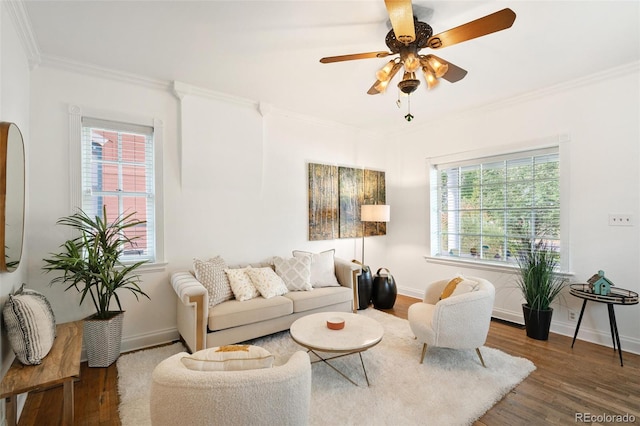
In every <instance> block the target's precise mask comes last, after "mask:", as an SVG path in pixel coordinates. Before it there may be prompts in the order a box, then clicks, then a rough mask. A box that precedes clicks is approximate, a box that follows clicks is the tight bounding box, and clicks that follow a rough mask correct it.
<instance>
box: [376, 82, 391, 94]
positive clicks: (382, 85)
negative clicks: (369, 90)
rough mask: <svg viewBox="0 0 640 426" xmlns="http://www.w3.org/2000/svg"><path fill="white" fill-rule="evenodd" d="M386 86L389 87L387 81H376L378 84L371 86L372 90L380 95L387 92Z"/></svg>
mask: <svg viewBox="0 0 640 426" xmlns="http://www.w3.org/2000/svg"><path fill="white" fill-rule="evenodd" d="M388 85H389V80H384V81H380V80H378V84H376V85H375V86H373V88H374V89H376V90H377V91H378V92H380V93H384V91H385V90H387V86H388Z"/></svg>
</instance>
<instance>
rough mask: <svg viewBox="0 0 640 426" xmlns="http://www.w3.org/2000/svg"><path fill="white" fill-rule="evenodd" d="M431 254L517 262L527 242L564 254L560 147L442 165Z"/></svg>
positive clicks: (436, 189) (438, 167)
mask: <svg viewBox="0 0 640 426" xmlns="http://www.w3.org/2000/svg"><path fill="white" fill-rule="evenodd" d="M433 195H435V198H434V197H432V199H435V200H436V202H437V220H436V221H434V222H432V223H434V225H435V226H436V227H437V229H436V230H435V232H434V233H433V234H434V236H436V239H435V241H432V254H433V255H437V256H449V257H462V258H467V259H469V260H476V261H487V262H512V261H515V259H514V258H513V255H514V254H515V252H516V250H521V249H522V247H523V244H525V243H526V242H527V241H529V242H531V241H540V240H543V241H544V242H545V243H546V244H548V245H549V246H551V247H553V248H554V249H555V250H557V251H558V253H559V252H560V246H561V241H560V163H559V150H558V148H557V147H553V148H545V149H539V150H535V151H525V152H518V153H513V154H508V155H500V156H494V157H485V158H480V159H475V160H467V161H463V162H456V163H448V164H438V165H436V166H435V179H434V181H432V196H433Z"/></svg>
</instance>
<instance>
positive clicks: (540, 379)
mask: <svg viewBox="0 0 640 426" xmlns="http://www.w3.org/2000/svg"><path fill="white" fill-rule="evenodd" d="M417 301H418V300H417V299H414V298H410V297H406V296H400V295H399V296H398V299H397V301H396V304H395V306H394V307H393V309H388V310H385V312H387V313H390V314H393V315H395V316H398V317H400V318H404V319H406V318H407V310H408V308H409V306H410V305H411V304H413V303H415V302H417ZM486 345H487V346H489V347H493V348H497V349H500V350H502V351H504V352H507V353H509V354H511V355H514V356H521V357H525V358H528V359H530V360H531V361H532V362H533V363H534V364H535V365H536V366H537V369H536V371H534V372H533V373H532V374H531V375H530V376H529V377H527V378H526V379H525V380H524V381H523V382H522V383H521V384H520V385H518V386H517V387H516V388H515V389H513V390H512V391H511V392H510V393H509V394H507V395H506V396H505V397H504V398H503V399H502V400H501V401H500V402H498V403H497V404H496V405H495V406H494V407H493V408H492V409H491V410H489V411H488V412H487V413H486V414H485V415H484V416H483V417H482V418H481V419H480V420H478V421H477V422H475V426H484V425H487V426H492V425H517V424H525V423H526V424H528V425H567V424H574V423H576V415H577V413H589V414H590V415H592V416H602V415H608V416H613V415H625V414H629V415H632V416H635V422H636V424H638V423H640V355H634V354H631V353H628V352H624V353H623V357H624V367H620V362H619V359H618V354H617V353H616V352H614V351H613V349H612V348H608V347H604V346H599V345H594V344H592V343H587V342H584V341H576V344H575V347H574V349H571V338H570V337H567V336H560V335H557V334H553V333H552V334H551V335H550V336H549V340H547V341H537V340H533V339H529V338H527V337H526V334H525V331H524V330H523V329H521V328H518V327H514V326H512V325H508V324H504V323H501V322H498V321H493V322H492V323H491V328H490V331H489V337H488V339H487V343H486ZM420 350H421V345H420V344H419V343H417V342H416V348H415V352H416V362H418V359H419V356H420ZM117 376H118V372H117V370H116V364H115V363H114V364H113V365H112V366H111V367H109V368H88V367H87V364H86V363H83V364H82V370H81V376H80V377H81V378H80V380H79V381H78V382H76V384H75V418H76V424H78V425H120V420H119V417H118V391H117ZM461 400H462V401H463V400H464V398H461ZM62 401H63V399H62V387H57V388H53V389H49V390H46V391H40V392H31V393H30V394H29V397H28V398H27V402H26V404H25V408H24V411H23V413H22V416H21V418H20V422H19V425H20V426H30V425H47V426H48V425H51V426H57V425H60V424H61V417H62ZM585 416H586V414H585ZM583 418H584V417H583ZM598 420H599V419H596V421H594V424H613V423H614V422H615V419H604V420H605V421H602V420H600V421H598ZM607 420H608V421H607ZM587 423H588V422H587ZM618 423H619V422H618Z"/></svg>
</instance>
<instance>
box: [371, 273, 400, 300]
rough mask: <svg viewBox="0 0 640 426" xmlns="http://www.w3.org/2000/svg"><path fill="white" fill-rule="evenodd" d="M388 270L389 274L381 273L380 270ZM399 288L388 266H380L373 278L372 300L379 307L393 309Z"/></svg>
mask: <svg viewBox="0 0 640 426" xmlns="http://www.w3.org/2000/svg"><path fill="white" fill-rule="evenodd" d="M383 269H384V270H386V271H387V275H380V271H382V270H383ZM397 295H398V289H397V287H396V281H395V279H394V278H393V275H391V273H390V272H389V270H388V269H387V268H380V269H378V272H376V276H375V277H374V278H373V288H372V293H371V301H372V302H373V306H374V307H375V308H377V309H391V308H393V305H394V303H396V296H397Z"/></svg>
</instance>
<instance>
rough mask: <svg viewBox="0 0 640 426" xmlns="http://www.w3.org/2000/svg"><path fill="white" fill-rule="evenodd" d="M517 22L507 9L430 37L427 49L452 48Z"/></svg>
mask: <svg viewBox="0 0 640 426" xmlns="http://www.w3.org/2000/svg"><path fill="white" fill-rule="evenodd" d="M515 20H516V14H515V12H514V11H513V10H511V9H509V8H507V9H502V10H500V11H498V12H495V13H492V14H491V15H487V16H485V17H483V18H480V19H476V20H475V21H471V22H467V23H466V24H463V25H460V26H459V27H455V28H452V29H450V30H447V31H444V32H442V33H440V34H436V35H434V36H432V37H429V40H427V47H430V48H432V49H440V48H442V47H448V46H452V45H454V44H457V43H461V42H463V41H467V40H471V39H474V38H477V37H482V36H485V35H487V34H491V33H495V32H497V31H502V30H506V29H507V28H510V27H511V25H513V22H514V21H515Z"/></svg>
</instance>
